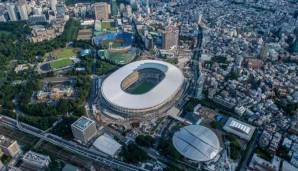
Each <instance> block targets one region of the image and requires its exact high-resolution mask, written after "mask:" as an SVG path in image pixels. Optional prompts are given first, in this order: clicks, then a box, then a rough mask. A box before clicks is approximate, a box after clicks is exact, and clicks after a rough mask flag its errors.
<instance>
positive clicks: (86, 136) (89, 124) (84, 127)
mask: <svg viewBox="0 0 298 171" xmlns="http://www.w3.org/2000/svg"><path fill="white" fill-rule="evenodd" d="M71 130H72V133H73V136H74V138H75V139H76V140H78V141H79V142H81V143H83V144H87V143H88V142H89V141H90V140H91V139H92V138H93V137H94V136H95V135H96V134H97V129H96V123H95V122H94V121H93V120H91V119H89V118H87V117H85V116H82V117H80V118H79V119H78V120H77V121H75V122H74V123H73V124H72V125H71Z"/></svg>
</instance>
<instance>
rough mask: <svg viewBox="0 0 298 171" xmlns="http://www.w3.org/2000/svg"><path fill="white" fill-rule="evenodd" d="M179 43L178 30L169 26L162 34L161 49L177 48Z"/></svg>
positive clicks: (173, 26)
mask: <svg viewBox="0 0 298 171" xmlns="http://www.w3.org/2000/svg"><path fill="white" fill-rule="evenodd" d="M178 42H179V28H178V27H177V26H175V25H170V26H168V27H167V28H166V30H165V31H164V33H163V49H171V48H173V47H177V46H178Z"/></svg>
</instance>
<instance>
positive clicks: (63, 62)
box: [50, 58, 73, 69]
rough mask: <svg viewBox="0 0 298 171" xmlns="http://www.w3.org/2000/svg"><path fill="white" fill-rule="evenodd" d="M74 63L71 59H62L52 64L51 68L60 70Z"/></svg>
mask: <svg viewBox="0 0 298 171" xmlns="http://www.w3.org/2000/svg"><path fill="white" fill-rule="evenodd" d="M72 63H73V62H72V60H71V59H69V58H60V59H57V60H54V61H52V62H50V66H51V68H53V69H60V68H63V67H66V66H68V65H70V64H72Z"/></svg>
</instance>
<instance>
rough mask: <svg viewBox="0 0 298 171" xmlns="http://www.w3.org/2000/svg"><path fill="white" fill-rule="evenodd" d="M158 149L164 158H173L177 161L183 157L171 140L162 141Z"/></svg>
mask: <svg viewBox="0 0 298 171" xmlns="http://www.w3.org/2000/svg"><path fill="white" fill-rule="evenodd" d="M158 149H159V151H160V152H161V154H163V155H164V156H167V157H171V158H173V159H176V160H179V159H180V158H181V155H180V154H179V153H178V151H177V150H176V149H175V147H174V146H173V144H172V142H171V141H170V140H161V141H160V143H159V144H158Z"/></svg>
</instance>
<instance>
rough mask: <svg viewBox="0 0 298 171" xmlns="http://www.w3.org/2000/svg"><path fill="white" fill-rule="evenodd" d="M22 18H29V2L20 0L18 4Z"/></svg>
mask: <svg viewBox="0 0 298 171" xmlns="http://www.w3.org/2000/svg"><path fill="white" fill-rule="evenodd" d="M17 8H18V11H19V13H20V17H21V20H28V11H27V2H26V1H25V0H20V1H19V2H18V5H17Z"/></svg>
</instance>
